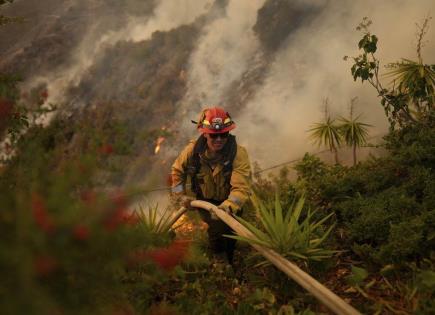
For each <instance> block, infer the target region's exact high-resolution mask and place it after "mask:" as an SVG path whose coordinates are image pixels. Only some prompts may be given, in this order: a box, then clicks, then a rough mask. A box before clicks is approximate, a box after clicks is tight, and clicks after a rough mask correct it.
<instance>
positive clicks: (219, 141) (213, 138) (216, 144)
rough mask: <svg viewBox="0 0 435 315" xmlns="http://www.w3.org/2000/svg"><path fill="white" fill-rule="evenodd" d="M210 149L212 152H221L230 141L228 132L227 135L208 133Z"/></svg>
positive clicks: (206, 136)
mask: <svg viewBox="0 0 435 315" xmlns="http://www.w3.org/2000/svg"><path fill="white" fill-rule="evenodd" d="M205 138H206V139H207V146H208V149H209V150H210V151H212V152H219V151H220V150H222V149H223V147H224V146H225V144H226V143H227V141H228V132H225V133H206V134H205Z"/></svg>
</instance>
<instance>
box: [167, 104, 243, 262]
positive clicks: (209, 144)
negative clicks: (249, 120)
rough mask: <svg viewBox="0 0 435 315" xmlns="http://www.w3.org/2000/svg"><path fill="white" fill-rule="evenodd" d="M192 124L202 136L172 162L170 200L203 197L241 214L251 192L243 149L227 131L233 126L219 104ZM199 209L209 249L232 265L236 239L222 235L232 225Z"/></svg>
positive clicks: (182, 201) (180, 202)
mask: <svg viewBox="0 0 435 315" xmlns="http://www.w3.org/2000/svg"><path fill="white" fill-rule="evenodd" d="M195 123H196V124H197V129H198V131H199V132H201V135H200V136H199V138H198V139H197V140H194V141H191V142H190V143H189V144H188V145H187V146H186V147H185V148H184V150H183V151H182V152H181V153H180V155H179V156H178V157H177V159H176V160H175V162H174V164H173V165H172V170H171V177H172V196H173V199H174V200H175V202H176V204H178V205H179V206H180V205H185V206H187V207H189V206H190V201H191V200H193V199H197V200H204V201H208V202H210V203H212V204H214V205H216V206H218V208H220V209H222V210H224V211H225V212H227V213H229V214H237V215H240V214H241V211H242V207H243V205H244V204H245V202H246V201H247V199H248V198H249V194H250V176H251V169H250V163H249V158H248V154H247V152H246V149H245V148H244V147H242V146H240V145H238V144H237V143H236V138H235V136H233V135H231V134H230V131H231V130H233V129H234V128H236V125H235V123H234V121H233V120H232V119H231V116H230V115H229V114H228V112H226V111H225V110H224V109H222V108H220V107H211V108H207V109H205V110H203V111H202V112H201V115H200V118H199V120H198V122H195ZM192 197H193V198H192ZM199 212H200V215H201V217H202V219H203V220H204V221H205V222H206V223H207V225H208V230H207V233H208V238H209V245H210V249H211V250H212V252H213V253H214V254H216V255H217V256H221V255H222V254H224V256H226V258H227V260H228V263H230V264H232V262H233V255H234V249H235V244H236V241H235V240H234V239H230V238H227V237H224V236H223V234H232V230H231V228H230V227H229V226H227V225H226V224H225V223H224V222H222V221H220V220H219V219H218V218H217V217H216V216H215V215H214V214H211V213H210V212H208V211H205V210H201V209H200V210H199Z"/></svg>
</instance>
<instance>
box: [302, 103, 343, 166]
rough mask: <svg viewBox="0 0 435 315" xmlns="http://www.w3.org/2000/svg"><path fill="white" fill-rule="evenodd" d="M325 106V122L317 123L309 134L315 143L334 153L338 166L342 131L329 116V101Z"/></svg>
mask: <svg viewBox="0 0 435 315" xmlns="http://www.w3.org/2000/svg"><path fill="white" fill-rule="evenodd" d="M323 106H324V108H325V120H324V121H323V122H320V123H315V124H314V125H313V126H312V128H311V129H309V130H308V132H309V133H311V135H310V138H311V140H313V142H314V143H317V144H318V145H319V146H321V145H324V146H326V147H328V149H329V151H331V152H332V153H334V159H335V164H338V163H339V161H338V147H339V146H340V144H341V137H340V130H339V128H338V126H337V124H336V123H335V119H332V118H331V117H330V115H329V111H328V99H325V100H324V102H323Z"/></svg>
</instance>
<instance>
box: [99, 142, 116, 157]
mask: <svg viewBox="0 0 435 315" xmlns="http://www.w3.org/2000/svg"><path fill="white" fill-rule="evenodd" d="M98 152H100V154H102V155H109V154H112V153H113V147H112V145H110V144H103V145H102V146H101V147H99V148H98Z"/></svg>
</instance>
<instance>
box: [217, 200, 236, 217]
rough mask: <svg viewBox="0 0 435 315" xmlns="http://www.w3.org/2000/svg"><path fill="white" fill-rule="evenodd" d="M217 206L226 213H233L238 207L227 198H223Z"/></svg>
mask: <svg viewBox="0 0 435 315" xmlns="http://www.w3.org/2000/svg"><path fill="white" fill-rule="evenodd" d="M218 208H219V209H222V210H224V211H225V212H226V213H228V214H233V213H236V212H237V211H238V210H239V208H240V207H239V206H238V205H237V204H236V203H234V202H232V201H231V200H229V199H227V200H224V201H223V202H222V203H221V204H220V205H219V206H218Z"/></svg>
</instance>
